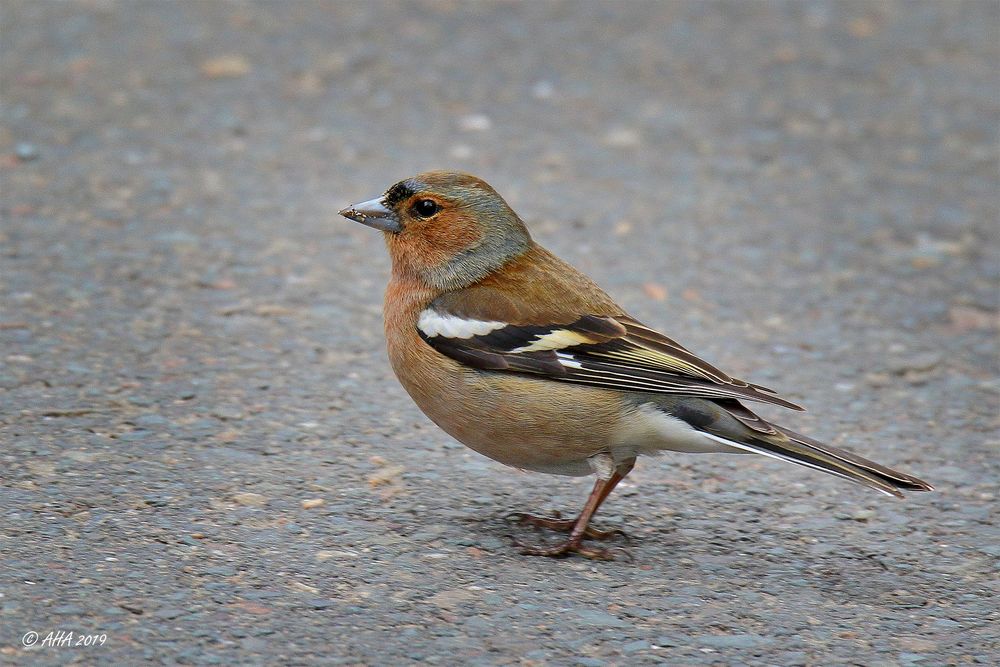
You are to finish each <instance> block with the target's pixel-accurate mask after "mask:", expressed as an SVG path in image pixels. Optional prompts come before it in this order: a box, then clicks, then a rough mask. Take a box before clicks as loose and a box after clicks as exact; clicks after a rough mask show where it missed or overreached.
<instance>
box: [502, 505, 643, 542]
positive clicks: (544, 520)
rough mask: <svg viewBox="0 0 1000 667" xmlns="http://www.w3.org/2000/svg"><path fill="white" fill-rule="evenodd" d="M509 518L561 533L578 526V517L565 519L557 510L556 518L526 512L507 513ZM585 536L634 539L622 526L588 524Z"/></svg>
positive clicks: (629, 540) (596, 538)
mask: <svg viewBox="0 0 1000 667" xmlns="http://www.w3.org/2000/svg"><path fill="white" fill-rule="evenodd" d="M507 518H508V519H517V521H518V522H519V523H526V524H530V525H532V526H535V527H536V528H547V529H549V530H554V531H557V532H560V533H571V532H573V528H574V527H575V526H576V519H563V518H561V517H560V516H559V513H558V512H556V516H555V517H554V518H550V517H542V516H534V515H531V514H526V513H524V512H511V513H510V514H508V515H507ZM583 537H589V538H590V539H592V540H598V541H604V540H610V539H611V538H613V537H621V538H622V539H624V540H625V541H626V542H631V541H632V539H631V538H630V537H629V536H628V533H626V532H625V531H624V530H622V529H620V528H615V529H613V530H598V529H597V528H594V527H593V526H587V527H586V528H585V529H584V531H583Z"/></svg>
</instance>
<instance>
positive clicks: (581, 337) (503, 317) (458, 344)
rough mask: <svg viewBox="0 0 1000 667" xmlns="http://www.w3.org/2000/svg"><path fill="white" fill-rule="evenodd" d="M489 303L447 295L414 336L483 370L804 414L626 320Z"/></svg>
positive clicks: (769, 392)
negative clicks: (730, 401)
mask: <svg viewBox="0 0 1000 667" xmlns="http://www.w3.org/2000/svg"><path fill="white" fill-rule="evenodd" d="M478 296H484V295H481V294H480V295H478ZM486 296H491V295H486ZM492 303H493V307H486V308H484V306H483V301H482V300H480V299H476V298H474V297H471V295H469V294H465V295H456V294H455V293H451V294H447V295H444V296H443V297H440V298H438V299H436V300H435V301H434V302H432V303H431V304H430V305H429V306H428V307H427V308H426V309H425V310H424V311H422V312H421V313H420V316H419V318H418V322H417V329H418V331H419V333H420V336H421V338H423V340H424V341H425V342H426V343H427V344H428V345H430V346H431V347H433V348H434V349H435V350H437V351H438V352H440V353H441V354H443V355H445V356H447V357H451V358H452V359H454V360H456V361H458V362H460V363H463V364H465V365H467V366H470V367H472V368H478V369H481V370H492V371H509V372H517V373H529V374H535V375H541V376H544V377H546V378H548V379H551V380H557V381H561V382H575V383H578V384H586V385H591V386H595V387H608V388H612V389H619V390H624V391H639V392H653V393H665V394H682V395H687V396H700V397H704V398H710V399H716V400H719V399H731V398H736V399H746V400H751V401H760V402H763V403H773V404H775V405H781V406H783V407H786V408H791V409H793V410H802V409H803V408H801V407H800V406H798V405H796V404H795V403H792V402H791V401H788V400H786V399H784V398H782V397H780V396H778V395H777V393H775V392H774V391H772V390H771V389H768V388H766V387H762V386H760V385H756V384H750V383H748V382H744V381H743V380H738V379H736V378H733V377H730V376H729V375H727V374H726V373H723V372H722V371H720V370H719V369H717V368H715V367H714V366H712V365H711V364H709V363H707V362H706V361H704V360H702V359H700V358H698V357H697V356H695V355H694V354H693V353H691V352H690V351H689V350H688V349H686V348H684V347H683V346H681V345H680V344H679V343H677V342H676V341H673V340H671V339H670V338H667V337H666V336H664V335H663V334H660V333H658V332H656V331H654V330H652V329H650V328H649V327H646V326H644V325H643V324H641V323H639V322H638V321H636V320H634V319H633V318H631V317H628V316H627V315H588V314H582V315H578V314H572V315H570V314H567V313H553V314H552V316H551V317H550V318H547V319H548V321H544V320H543V321H538V320H539V319H540V318H538V313H537V312H534V313H533V312H532V310H534V309H529V308H526V307H524V305H523V304H520V303H518V302H516V301H513V300H511V298H510V297H509V296H507V295H504V296H503V297H502V298H501V299H492ZM533 316H534V317H533Z"/></svg>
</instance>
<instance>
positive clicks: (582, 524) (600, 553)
mask: <svg viewBox="0 0 1000 667" xmlns="http://www.w3.org/2000/svg"><path fill="white" fill-rule="evenodd" d="M612 465H613V464H612ZM634 466H635V459H634V458H633V459H629V460H628V461H625V462H624V463H622V464H620V465H619V466H618V467H617V468H614V472H613V473H611V475H610V477H607V478H604V479H602V476H601V474H600V472H601V471H600V470H597V472H598V478H597V481H596V482H594V488H593V490H591V492H590V497H588V498H587V503H586V504H585V505H584V506H583V510H582V511H581V512H580V515H579V516H578V517H576V518H575V519H548V518H544V517H535V516H531V515H530V514H522V515H520V519H521V521H522V523H530V524H532V525H534V526H540V527H542V528H550V529H552V530H558V531H561V532H568V533H569V539H568V540H566V541H565V542H562V543H561V544H557V545H555V546H552V547H531V546H528V545H524V544H520V543H519V544H518V546H520V547H521V553H523V554H525V555H529V556H554V557H559V556H568V555H569V554H571V553H578V554H580V555H581V556H585V557H587V558H596V559H600V560H613V556H611V554H610V553H608V552H607V551H605V550H603V549H590V548H587V547H584V546H583V545H582V542H583V538H585V537H592V538H594V539H597V540H606V539H608V538H609V537H612V536H614V535H616V534H621V535H624V534H625V533H624V532H622V531H617V530H610V531H603V530H596V529H594V528H591V527H590V526H589V525H588V524H589V523H590V519H591V517H592V516H594V513H595V512H597V509H598V508H599V507H600V506H601V504H602V503H603V502H604V501H605V499H606V498H607V497H608V495H609V494H610V493H611V492H612V491H613V490H614V488H615V487H616V486H617V485H618V482H620V481H622V480H623V479H625V476H626V475H628V474H629V472H631V471H632V468H633V467H634ZM596 468H597V466H595V469H596Z"/></svg>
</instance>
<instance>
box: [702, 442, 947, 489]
mask: <svg viewBox="0 0 1000 667" xmlns="http://www.w3.org/2000/svg"><path fill="white" fill-rule="evenodd" d="M772 426H773V428H774V429H775V430H776V431H777V434H776V435H774V436H770V435H765V434H759V435H758V436H755V437H752V438H748V439H747V440H745V441H742V442H735V441H733V440H729V439H728V438H727V439H725V440H724V442H726V444H729V445H730V446H733V447H736V448H737V449H742V450H745V451H751V452H755V453H757V454H763V455H765V456H770V457H771V458H776V459H781V460H783V461H791V462H792V463H798V464H799V465H804V466H807V467H809V468H815V469H817V470H822V471H823V472H828V473H830V474H831V475H836V476H837V477H841V478H843V479H846V480H850V481H852V482H855V483H857V484H863V485H864V486H867V487H870V488H873V489H875V490H876V491H879V492H881V493H884V494H885V495H887V496H896V497H897V498H902V497H903V493H902V491H904V490H907V491H933V490H934V487H932V486H931V485H930V484H928V483H927V482H925V481H923V480H921V479H917V478H916V477H913V476H911V475H907V474H904V473H901V472H897V471H895V470H892V469H891V468H887V467H885V466H883V465H880V464H878V463H875V462H874V461H869V460H868V459H866V458H863V457H861V456H858V455H857V454H853V453H851V452H847V451H844V450H843V449H837V448H836V447H831V446H830V445H827V444H824V443H822V442H819V441H817V440H813V439H812V438H809V437H807V436H804V435H802V434H800V433H796V432H795V431H790V430H788V429H786V428H783V427H781V426H776V425H773V424H772ZM717 439H719V440H723V439H722V438H717Z"/></svg>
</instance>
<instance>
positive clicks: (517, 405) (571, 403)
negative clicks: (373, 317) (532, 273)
mask: <svg viewBox="0 0 1000 667" xmlns="http://www.w3.org/2000/svg"><path fill="white" fill-rule="evenodd" d="M436 366H437V367H438V368H440V363H439V364H437V365H436ZM428 368H429V367H428V366H427V365H419V366H413V365H406V366H405V367H400V366H399V365H397V364H394V370H396V375H397V377H398V378H399V380H400V383H401V384H402V385H403V387H404V388H405V389H406V391H407V392H408V393H409V394H410V396H411V397H412V398H413V400H414V402H416V404H417V406H418V407H419V408H420V409H421V410H422V411H423V412H424V414H426V415H427V416H428V417H429V418H430V419H431V421H433V422H434V423H435V424H437V425H438V426H439V427H441V428H442V429H443V430H444V431H445V432H446V433H448V434H449V435H451V436H452V437H453V438H455V439H456V440H458V441H459V442H461V443H462V444H464V445H466V446H467V447H469V448H470V449H473V450H475V451H477V452H479V453H480V454H483V455H484V456H487V457H489V458H491V459H494V460H495V461H499V462H500V463H504V464H507V465H510V466H514V467H516V468H522V469H526V470H533V471H537V472H546V473H551V474H559V475H588V474H590V473H591V472H592V470H591V468H590V464H589V463H588V462H587V458H588V457H590V456H593V455H594V454H596V453H598V452H602V451H611V445H612V443H613V433H614V432H615V430H616V429H617V427H618V419H619V417H620V415H621V413H622V404H621V400H620V399H619V397H618V396H617V395H616V393H615V392H610V391H605V390H602V389H594V388H591V387H583V386H579V385H571V384H566V383H561V382H552V381H551V380H542V379H536V378H531V377H524V376H519V375H512V374H506V373H496V372H489V371H475V370H470V369H467V368H464V367H461V366H459V365H458V364H457V363H454V362H452V361H451V360H447V364H446V369H441V370H438V371H428Z"/></svg>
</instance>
